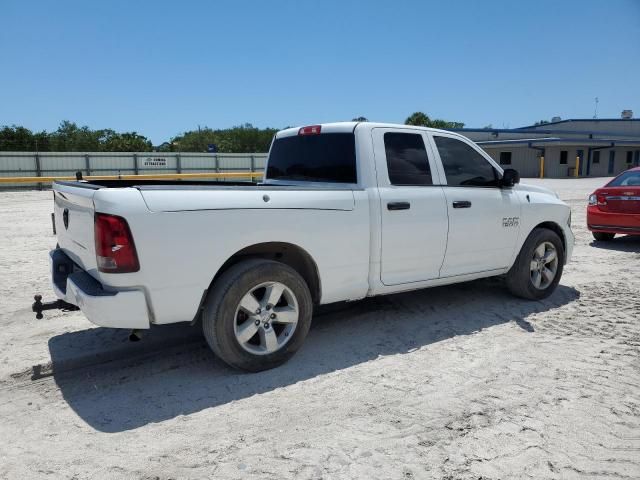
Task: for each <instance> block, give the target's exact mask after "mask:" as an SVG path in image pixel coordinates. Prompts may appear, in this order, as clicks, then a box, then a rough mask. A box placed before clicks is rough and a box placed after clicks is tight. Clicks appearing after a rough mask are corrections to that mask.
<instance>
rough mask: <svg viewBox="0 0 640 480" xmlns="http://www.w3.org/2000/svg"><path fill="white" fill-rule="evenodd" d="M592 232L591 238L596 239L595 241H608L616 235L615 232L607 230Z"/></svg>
mask: <svg viewBox="0 0 640 480" xmlns="http://www.w3.org/2000/svg"><path fill="white" fill-rule="evenodd" d="M591 233H592V234H593V238H595V239H596V241H597V242H610V241H611V240H613V237H615V236H616V234H615V233H607V232H591Z"/></svg>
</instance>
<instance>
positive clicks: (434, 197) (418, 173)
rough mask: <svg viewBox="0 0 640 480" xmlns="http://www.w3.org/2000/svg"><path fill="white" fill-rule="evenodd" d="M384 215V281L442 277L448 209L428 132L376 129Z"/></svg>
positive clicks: (382, 251)
mask: <svg viewBox="0 0 640 480" xmlns="http://www.w3.org/2000/svg"><path fill="white" fill-rule="evenodd" d="M372 135H373V144H374V152H375V162H376V172H377V173H376V174H377V180H378V187H379V193H380V203H381V204H380V211H381V226H382V228H381V246H382V248H381V252H380V262H381V281H382V283H383V284H385V285H398V284H402V283H410V282H418V281H422V280H429V279H434V278H438V276H439V274H440V267H441V266H442V261H443V259H444V254H445V250H446V245H447V226H448V220H447V205H446V202H445V197H444V192H443V190H442V187H441V186H439V185H438V184H439V183H440V182H439V177H438V173H437V169H436V168H435V162H434V159H433V152H432V151H431V148H430V145H429V142H428V141H427V139H426V133H423V132H420V131H416V130H414V129H402V128H374V129H373V130H372Z"/></svg>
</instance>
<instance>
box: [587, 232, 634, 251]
mask: <svg viewBox="0 0 640 480" xmlns="http://www.w3.org/2000/svg"><path fill="white" fill-rule="evenodd" d="M589 245H590V246H591V247H594V248H600V249H603V250H617V251H619V252H635V253H640V235H625V236H616V237H615V238H614V239H613V240H610V241H608V242H597V241H595V240H593V241H592V242H591V243H590V244H589Z"/></svg>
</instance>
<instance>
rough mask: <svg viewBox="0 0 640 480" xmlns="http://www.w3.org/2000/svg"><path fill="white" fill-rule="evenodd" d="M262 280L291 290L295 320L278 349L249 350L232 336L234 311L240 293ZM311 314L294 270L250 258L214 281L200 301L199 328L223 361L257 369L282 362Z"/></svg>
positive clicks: (308, 295)
mask: <svg viewBox="0 0 640 480" xmlns="http://www.w3.org/2000/svg"><path fill="white" fill-rule="evenodd" d="M265 282H279V283H281V284H284V285H285V286H286V287H287V288H289V289H290V290H291V292H292V293H293V295H295V299H296V301H297V303H298V312H299V314H298V323H297V324H296V327H295V330H294V331H293V333H292V334H291V338H290V339H288V340H287V342H286V343H285V344H284V345H283V346H282V347H280V349H279V350H276V351H275V352H273V353H265V354H253V353H251V352H249V351H247V350H245V349H244V348H243V347H242V346H241V344H240V342H239V341H238V339H237V338H236V335H235V327H236V322H237V319H236V311H237V309H238V305H239V304H240V301H241V299H242V298H243V296H244V295H245V294H247V292H250V291H251V289H252V288H254V287H255V286H256V285H260V284H262V283H265ZM312 314H313V301H312V299H311V293H310V292H309V287H308V286H307V284H306V282H305V281H304V279H303V278H302V277H301V276H300V275H299V274H298V272H296V271H295V270H294V269H292V268H291V267H289V266H288V265H285V264H283V263H280V262H274V261H271V260H263V259H250V260H244V261H242V262H240V263H237V264H235V265H233V266H232V267H231V268H229V270H227V271H226V272H224V273H223V274H222V275H221V276H220V277H219V278H218V279H217V280H216V281H215V282H214V285H213V288H212V289H211V291H210V292H209V294H208V296H207V300H206V302H205V305H204V311H203V315H202V330H203V332H204V336H205V338H206V340H207V343H208V344H209V346H210V347H211V349H212V350H213V353H214V354H215V355H216V356H217V357H218V358H220V359H221V360H222V361H223V362H225V363H226V364H228V365H230V366H231V367H234V368H239V369H242V370H247V371H250V372H259V371H262V370H268V369H270V368H274V367H277V366H279V365H282V364H283V363H285V362H286V361H287V360H289V359H290V358H291V357H292V356H293V355H294V354H295V353H296V352H297V351H298V349H299V348H300V347H301V346H302V343H303V342H304V339H305V338H306V336H307V333H308V332H309V328H310V326H311V317H312ZM272 328H273V327H272Z"/></svg>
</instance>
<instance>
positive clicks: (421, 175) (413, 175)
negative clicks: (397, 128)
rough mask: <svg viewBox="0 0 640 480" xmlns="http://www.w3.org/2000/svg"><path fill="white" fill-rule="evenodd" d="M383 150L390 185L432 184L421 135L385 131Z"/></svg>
mask: <svg viewBox="0 0 640 480" xmlns="http://www.w3.org/2000/svg"><path fill="white" fill-rule="evenodd" d="M384 151H385V153H386V155H387V170H388V171H389V181H390V182H391V184H392V185H433V181H432V178H431V170H430V168H429V158H428V157H427V149H426V148H425V146H424V140H423V139H422V135H420V134H416V133H399V132H387V133H385V134H384Z"/></svg>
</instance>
